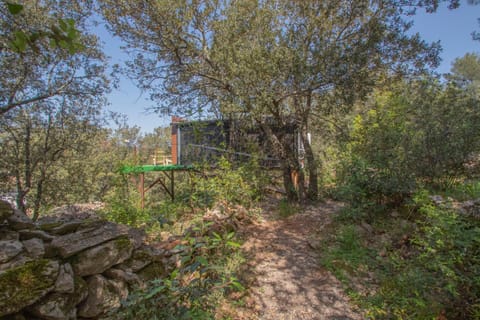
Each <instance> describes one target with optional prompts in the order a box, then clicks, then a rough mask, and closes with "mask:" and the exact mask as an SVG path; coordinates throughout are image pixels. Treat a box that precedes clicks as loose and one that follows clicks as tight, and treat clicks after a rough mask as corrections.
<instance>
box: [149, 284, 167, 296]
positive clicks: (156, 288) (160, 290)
mask: <svg viewBox="0 0 480 320" xmlns="http://www.w3.org/2000/svg"><path fill="white" fill-rule="evenodd" d="M165 288H166V287H165V286H158V287H155V288H153V289H152V290H150V292H149V293H148V294H147V295H146V296H145V298H146V299H150V298H151V297H153V296H154V295H156V294H157V293H160V292H162V291H163V290H164V289H165Z"/></svg>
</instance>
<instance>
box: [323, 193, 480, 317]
mask: <svg viewBox="0 0 480 320" xmlns="http://www.w3.org/2000/svg"><path fill="white" fill-rule="evenodd" d="M412 210H414V211H415V212H414V213H415V214H413V215H412V214H411V213H412V212H411V211H412ZM405 212H406V213H407V214H406V216H407V218H410V219H412V218H414V220H413V221H407V220H405V217H401V216H400V217H398V218H392V217H389V216H384V217H383V220H379V219H377V221H375V222H374V224H373V227H374V230H373V232H371V233H366V232H361V230H362V228H361V227H360V226H357V225H356V223H357V222H356V220H353V221H352V220H350V221H348V220H347V219H342V220H338V221H337V225H336V226H335V230H336V231H337V232H336V234H335V236H334V237H333V238H332V239H330V241H327V243H326V247H325V248H324V250H323V254H322V255H323V259H322V261H323V264H324V265H325V266H326V267H327V268H329V269H330V270H331V271H332V272H333V273H334V274H335V275H336V276H337V277H338V278H339V279H341V280H343V282H344V284H345V285H347V286H348V287H349V289H350V294H351V296H352V298H354V300H355V301H357V302H358V303H359V305H360V306H361V307H363V308H364V309H365V312H366V315H367V316H368V318H372V319H418V320H423V319H440V318H442V317H445V318H447V319H479V315H480V221H478V220H473V219H470V218H467V217H465V216H462V215H459V214H457V213H456V212H455V211H453V210H451V209H449V208H447V207H438V206H435V205H433V203H432V202H431V200H430V199H429V193H428V192H427V191H420V192H417V193H416V194H415V195H414V197H413V201H412V204H411V205H410V207H409V209H408V210H405ZM397 214H399V213H397ZM400 214H401V213H400ZM359 230H360V232H359ZM357 283H362V284H363V285H362V286H361V287H360V288H358V287H357V289H355V287H356V285H355V284H357ZM365 288H367V290H365Z"/></svg>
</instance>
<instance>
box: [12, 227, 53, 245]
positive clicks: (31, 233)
mask: <svg viewBox="0 0 480 320" xmlns="http://www.w3.org/2000/svg"><path fill="white" fill-rule="evenodd" d="M18 232H19V233H20V239H22V240H30V239H32V238H39V239H42V240H43V241H46V242H50V241H52V240H53V239H55V237H54V236H52V235H50V234H48V233H46V232H45V231H43V230H29V229H25V230H20V231H18Z"/></svg>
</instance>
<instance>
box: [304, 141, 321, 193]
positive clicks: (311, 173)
mask: <svg viewBox="0 0 480 320" xmlns="http://www.w3.org/2000/svg"><path fill="white" fill-rule="evenodd" d="M302 135H304V137H303V145H304V148H305V160H306V170H307V172H308V190H307V199H308V200H311V201H316V200H317V199H318V171H317V161H316V160H315V155H314V154H313V150H312V146H311V145H310V143H309V141H308V139H307V136H306V134H302Z"/></svg>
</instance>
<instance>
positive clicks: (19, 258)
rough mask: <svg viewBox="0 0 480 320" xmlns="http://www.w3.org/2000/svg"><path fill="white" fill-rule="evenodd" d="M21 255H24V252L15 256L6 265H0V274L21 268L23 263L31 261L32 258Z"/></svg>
mask: <svg viewBox="0 0 480 320" xmlns="http://www.w3.org/2000/svg"><path fill="white" fill-rule="evenodd" d="M23 253H25V252H22V253H20V254H18V255H16V256H15V257H14V258H12V259H11V260H9V261H8V262H6V263H2V264H0V273H1V272H4V271H7V270H9V269H13V268H17V267H20V266H23V265H24V264H25V263H27V262H30V261H33V259H32V258H30V257H28V256H26V255H24V254H23Z"/></svg>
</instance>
